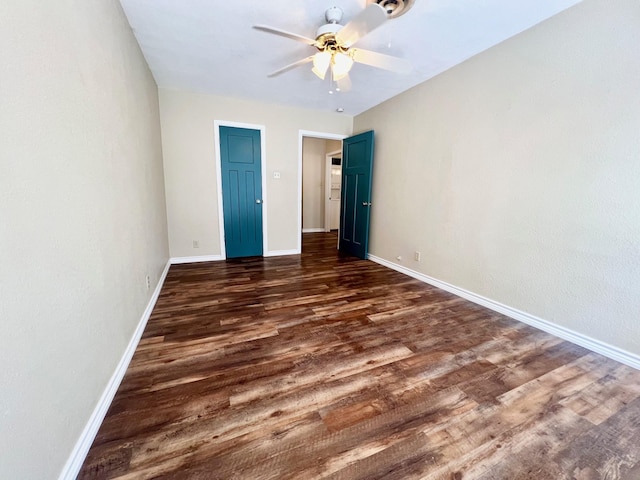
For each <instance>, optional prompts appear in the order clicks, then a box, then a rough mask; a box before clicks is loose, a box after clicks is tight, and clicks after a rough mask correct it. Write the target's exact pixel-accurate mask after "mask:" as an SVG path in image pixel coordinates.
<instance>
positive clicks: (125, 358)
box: [58, 262, 171, 480]
mask: <svg viewBox="0 0 640 480" xmlns="http://www.w3.org/2000/svg"><path fill="white" fill-rule="evenodd" d="M170 266H171V263H170V262H167V265H166V266H165V267H164V270H163V272H162V274H161V275H160V279H159V280H158V284H157V285H156V289H155V290H154V291H153V295H151V298H150V299H149V303H148V304H147V308H145V310H144V313H143V314H142V318H140V322H138V326H137V327H136V329H135V331H134V332H133V336H132V337H131V340H129V345H127V348H126V349H125V351H124V353H123V355H122V357H121V358H120V362H119V363H118V366H117V367H116V369H115V371H114V372H113V374H112V375H111V378H110V379H109V382H108V383H107V386H106V388H105V389H104V391H103V392H102V395H101V396H100V399H99V400H98V403H97V405H96V407H95V408H94V409H93V413H92V414H91V417H89V421H88V422H87V424H86V425H85V427H84V430H82V434H81V435H80V438H79V439H78V441H77V442H76V444H75V446H74V447H73V450H72V451H71V455H70V456H69V458H68V459H67V463H65V465H64V467H63V468H62V472H61V473H60V476H59V477H58V478H59V480H73V479H75V478H76V477H77V476H78V473H79V472H80V468H82V464H83V463H84V460H85V458H86V457H87V454H88V453H89V448H91V444H92V443H93V440H94V439H95V438H96V435H97V434H98V430H99V429H100V425H102V421H103V420H104V417H105V415H106V414H107V410H108V409H109V406H110V405H111V402H112V401H113V397H115V395H116V392H117V391H118V387H119V386H120V383H121V382H122V378H123V377H124V374H125V373H126V371H127V368H128V367H129V362H131V358H132V357H133V354H134V352H135V351H136V348H137V347H138V343H139V342H140V338H141V337H142V333H143V332H144V329H145V327H146V326H147V322H148V321H149V317H150V316H151V312H152V311H153V308H154V307H155V305H156V302H157V301H158V296H159V295H160V290H162V286H163V285H164V281H165V279H166V278H167V273H168V272H169V267H170Z"/></svg>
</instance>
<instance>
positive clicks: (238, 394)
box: [79, 234, 640, 480]
mask: <svg viewBox="0 0 640 480" xmlns="http://www.w3.org/2000/svg"><path fill="white" fill-rule="evenodd" d="M335 245H336V237H335V235H329V234H308V235H305V236H304V244H303V252H304V253H303V254H302V255H300V256H289V257H280V258H266V259H262V258H250V259H242V260H231V261H226V262H215V263H199V264H191V265H174V266H172V267H171V270H170V271H169V274H168V277H167V280H166V282H165V285H164V288H163V289H162V293H161V295H160V298H159V300H158V303H157V305H156V308H155V310H154V312H153V314H152V316H151V319H150V321H149V323H148V326H147V328H146V330H145V333H144V336H143V339H142V341H141V342H140V345H139V346H138V349H137V350H136V353H135V356H134V357H133V360H132V362H131V365H130V366H129V370H128V371H127V374H126V376H125V378H124V381H123V382H122V385H121V386H120V389H119V391H118V393H117V395H116V397H115V399H114V401H113V404H112V405H111V408H110V410H109V412H108V414H107V416H106V418H105V420H104V423H103V425H102V427H101V429H100V431H99V433H98V435H97V438H96V439H95V442H94V444H93V446H92V448H91V451H90V452H89V455H88V457H87V459H86V461H85V464H84V466H83V468H82V471H81V474H80V476H79V478H81V479H88V478H127V479H141V478H162V479H169V478H171V479H183V478H184V479H186V478H189V479H293V478H295V479H305V480H307V479H314V478H331V479H349V480H351V479H368V480H369V479H417V478H420V479H442V480H445V479H446V480H452V479H455V480H460V479H479V480H496V479H509V480H524V479H532V480H533V479H535V480H546V479H549V480H563V479H566V480H569V479H572V480H595V479H608V480H613V479H633V480H637V479H640V372H638V371H636V370H634V369H632V368H630V367H627V366H624V365H621V364H619V363H616V362H614V361H612V360H609V359H606V358H604V357H602V356H600V355H597V354H594V353H591V352H589V351H587V350H585V349H583V348H581V347H578V346H575V345H572V344H570V343H568V342H565V341H563V340H561V339H558V338H556V337H553V336H551V335H548V334H546V333H543V332H541V331H538V330H536V329H533V328H531V327H528V326H526V325H524V324H522V323H519V322H516V321H513V320H510V319H508V318H506V317H504V316H502V315H499V314H497V313H495V312H492V311H490V310H487V309H485V308H482V307H479V306H477V305H475V304H473V303H470V302H468V301H466V300H462V299H460V298H458V297H456V296H454V295H451V294H449V293H446V292H443V291H441V290H438V289H436V288H433V287H430V286H428V285H425V284H423V283H421V282H418V281H416V280H413V279H411V278H409V277H406V276H404V275H402V274H400V273H397V272H394V271H392V270H388V269H386V268H384V267H382V266H379V265H377V264H375V263H372V262H368V261H363V260H358V259H354V258H349V257H340V256H338V255H337V253H336V250H335Z"/></svg>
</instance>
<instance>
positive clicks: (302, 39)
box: [253, 25, 316, 45]
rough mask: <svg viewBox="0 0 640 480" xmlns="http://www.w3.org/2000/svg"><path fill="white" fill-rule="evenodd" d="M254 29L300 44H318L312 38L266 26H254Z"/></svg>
mask: <svg viewBox="0 0 640 480" xmlns="http://www.w3.org/2000/svg"><path fill="white" fill-rule="evenodd" d="M253 28H255V29H256V30H261V31H263V32H267V33H272V34H274V35H280V36H281V37H285V38H290V39H292V40H297V41H298V42H302V43H306V44H307V45H315V44H316V41H315V40H313V39H312V38H308V37H305V36H303V35H298V34H297V33H291V32H287V31H285V30H280V29H279V28H273V27H268V26H266V25H254V26H253Z"/></svg>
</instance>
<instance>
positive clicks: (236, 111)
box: [160, 88, 352, 257]
mask: <svg viewBox="0 0 640 480" xmlns="http://www.w3.org/2000/svg"><path fill="white" fill-rule="evenodd" d="M160 116H161V123H162V145H163V151H164V167H165V184H166V189H167V218H168V222H169V244H170V249H171V256H172V257H188V256H201V255H220V254H221V249H220V240H219V238H220V234H219V230H218V228H219V227H218V194H217V187H216V181H217V180H216V168H215V161H216V160H215V159H216V150H215V149H216V148H217V147H216V145H215V139H214V121H216V120H219V121H225V122H238V123H246V124H253V125H263V126H264V127H265V137H266V138H265V143H266V164H267V171H266V172H263V175H266V183H267V192H266V204H265V208H266V211H267V219H268V220H267V225H268V227H267V228H268V232H267V248H268V251H269V252H278V251H290V250H295V249H296V248H297V243H298V239H299V236H300V231H299V227H298V223H299V222H298V203H299V202H298V157H299V148H300V147H299V143H298V142H299V132H300V130H307V131H313V132H322V133H332V134H340V135H348V134H350V133H351V125H352V117H348V116H344V115H341V114H336V113H323V112H316V111H312V110H305V109H299V108H291V107H284V106H278V105H271V104H263V103H257V102H254V101H250V100H240V99H233V98H226V97H216V96H212V95H201V94H195V93H187V92H182V91H176V90H168V89H162V88H161V89H160ZM274 171H278V172H280V174H281V178H280V179H274V178H273V172H274ZM193 240H198V241H199V244H200V247H199V248H197V249H195V248H193Z"/></svg>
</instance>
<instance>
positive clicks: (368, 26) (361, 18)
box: [336, 3, 387, 48]
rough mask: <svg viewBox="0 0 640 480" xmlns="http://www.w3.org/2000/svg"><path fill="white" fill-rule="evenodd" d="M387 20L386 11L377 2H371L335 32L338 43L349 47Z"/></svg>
mask: <svg viewBox="0 0 640 480" xmlns="http://www.w3.org/2000/svg"><path fill="white" fill-rule="evenodd" d="M386 21H387V13H386V12H385V11H384V8H382V7H381V6H380V5H378V4H377V3H372V4H371V5H369V6H368V7H367V8H365V9H364V10H363V11H362V12H360V13H359V14H358V15H356V16H355V17H354V18H353V19H352V20H351V21H350V22H349V23H347V24H346V25H345V26H344V27H342V28H341V29H340V31H339V32H338V33H336V39H337V40H338V43H339V44H341V45H343V46H345V47H347V48H349V47H350V46H352V45H353V44H354V43H356V42H357V41H358V40H359V39H360V38H362V37H364V36H365V35H366V34H367V33H369V32H371V31H373V30H375V29H376V28H378V27H379V26H380V25H382V24H383V23H384V22H386Z"/></svg>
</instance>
